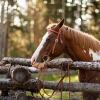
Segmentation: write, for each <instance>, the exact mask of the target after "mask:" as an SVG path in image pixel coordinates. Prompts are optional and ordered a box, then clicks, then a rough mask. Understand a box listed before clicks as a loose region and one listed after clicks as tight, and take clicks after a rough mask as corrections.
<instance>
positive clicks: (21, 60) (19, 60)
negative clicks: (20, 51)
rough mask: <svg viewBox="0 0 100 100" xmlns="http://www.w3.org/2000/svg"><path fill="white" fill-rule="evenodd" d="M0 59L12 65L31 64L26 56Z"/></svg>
mask: <svg viewBox="0 0 100 100" xmlns="http://www.w3.org/2000/svg"><path fill="white" fill-rule="evenodd" d="M2 61H3V62H4V63H5V64H7V63H10V64H14V65H16V64H17V65H24V66H32V65H31V60H30V59H26V58H12V57H4V58H3V59H2Z"/></svg>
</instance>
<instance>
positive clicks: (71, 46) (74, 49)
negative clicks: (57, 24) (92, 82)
mask: <svg viewBox="0 0 100 100" xmlns="http://www.w3.org/2000/svg"><path fill="white" fill-rule="evenodd" d="M65 30H66V29H65ZM65 30H64V31H65ZM69 31H70V30H69ZM63 35H64V43H63V44H64V45H65V53H66V54H68V55H69V56H70V57H71V59H72V60H74V61H77V60H78V61H91V60H92V57H91V55H90V54H89V51H88V49H87V50H83V49H82V48H81V47H80V46H79V45H77V44H76V43H75V41H74V40H73V39H72V38H71V37H70V34H67V33H65V32H63Z"/></svg>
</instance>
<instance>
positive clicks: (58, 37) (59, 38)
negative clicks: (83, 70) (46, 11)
mask: <svg viewBox="0 0 100 100" xmlns="http://www.w3.org/2000/svg"><path fill="white" fill-rule="evenodd" d="M47 31H48V32H53V33H55V34H56V35H57V38H56V39H55V42H54V44H53V47H52V48H51V49H50V50H49V52H48V54H47V55H45V56H49V54H50V52H52V54H54V51H55V48H56V44H57V43H58V41H59V40H60V43H61V44H63V41H62V39H61V37H60V34H61V30H59V32H58V31H55V30H53V29H48V30H47Z"/></svg>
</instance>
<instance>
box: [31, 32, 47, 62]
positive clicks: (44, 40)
mask: <svg viewBox="0 0 100 100" xmlns="http://www.w3.org/2000/svg"><path fill="white" fill-rule="evenodd" d="M48 36H49V34H48V32H47V33H46V34H45V35H44V36H43V38H42V41H41V43H40V44H39V46H38V48H37V49H36V50H35V52H34V53H33V55H32V57H31V62H33V60H36V59H37V58H38V55H39V53H40V51H41V49H42V48H43V45H44V44H45V42H46V39H47V38H48Z"/></svg>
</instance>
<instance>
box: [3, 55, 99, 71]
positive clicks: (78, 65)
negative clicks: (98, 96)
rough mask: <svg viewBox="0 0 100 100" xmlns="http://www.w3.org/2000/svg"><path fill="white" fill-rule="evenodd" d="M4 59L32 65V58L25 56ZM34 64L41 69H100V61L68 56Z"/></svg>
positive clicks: (12, 62) (13, 62) (8, 61)
mask: <svg viewBox="0 0 100 100" xmlns="http://www.w3.org/2000/svg"><path fill="white" fill-rule="evenodd" d="M3 61H5V62H7V63H11V64H19V65H24V66H25V65H26V66H28V67H30V66H31V62H30V59H25V58H8V57H6V58H4V59H3ZM32 66H34V67H35V68H38V69H41V68H45V67H47V68H57V69H61V70H64V71H65V70H67V69H68V66H69V68H70V69H72V70H78V69H82V70H95V71H100V61H97V62H96V61H95V62H82V61H75V62H73V61H72V60H69V59H66V58H59V59H54V60H52V61H48V62H46V63H34V64H33V65H32Z"/></svg>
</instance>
